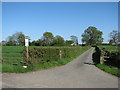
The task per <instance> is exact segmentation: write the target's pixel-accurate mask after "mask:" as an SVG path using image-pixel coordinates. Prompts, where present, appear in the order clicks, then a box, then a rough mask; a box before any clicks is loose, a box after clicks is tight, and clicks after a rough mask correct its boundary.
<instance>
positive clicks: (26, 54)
mask: <svg viewBox="0 0 120 90" xmlns="http://www.w3.org/2000/svg"><path fill="white" fill-rule="evenodd" d="M26 56H27V59H28V57H29V54H28V46H26Z"/></svg>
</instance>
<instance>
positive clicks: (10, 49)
mask: <svg viewBox="0 0 120 90" xmlns="http://www.w3.org/2000/svg"><path fill="white" fill-rule="evenodd" d="M24 48H25V47H22V46H3V47H2V58H3V59H2V62H3V63H19V62H20V61H22V60H23V58H22V52H23V50H24Z"/></svg>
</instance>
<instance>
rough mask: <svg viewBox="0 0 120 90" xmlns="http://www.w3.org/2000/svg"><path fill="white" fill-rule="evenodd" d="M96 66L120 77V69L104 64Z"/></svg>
mask: <svg viewBox="0 0 120 90" xmlns="http://www.w3.org/2000/svg"><path fill="white" fill-rule="evenodd" d="M96 66H97V67H98V68H100V69H101V70H103V71H105V72H107V73H110V74H112V75H115V76H117V77H120V68H117V67H113V66H107V65H104V64H97V65H96Z"/></svg>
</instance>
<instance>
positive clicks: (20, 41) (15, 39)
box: [6, 32, 25, 46]
mask: <svg viewBox="0 0 120 90" xmlns="http://www.w3.org/2000/svg"><path fill="white" fill-rule="evenodd" d="M24 42H25V35H24V34H23V33H22V32H16V33H15V34H13V35H12V36H9V37H8V38H7V43H6V45H7V46H15V45H19V46H23V45H24Z"/></svg>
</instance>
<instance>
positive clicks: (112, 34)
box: [109, 30, 120, 45]
mask: <svg viewBox="0 0 120 90" xmlns="http://www.w3.org/2000/svg"><path fill="white" fill-rule="evenodd" d="M119 34H120V32H118V31H115V30H113V31H112V32H110V40H109V43H110V44H115V45H117V42H118V35H119Z"/></svg>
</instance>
